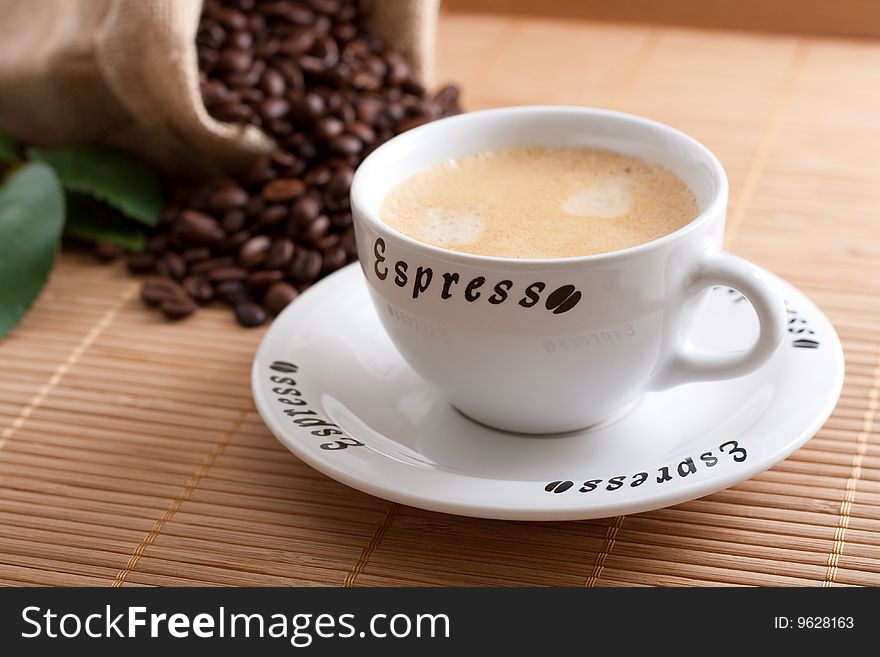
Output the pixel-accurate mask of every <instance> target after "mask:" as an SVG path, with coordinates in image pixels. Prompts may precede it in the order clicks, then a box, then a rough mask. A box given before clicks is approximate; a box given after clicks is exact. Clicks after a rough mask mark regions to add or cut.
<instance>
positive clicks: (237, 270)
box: [208, 266, 247, 283]
mask: <svg viewBox="0 0 880 657" xmlns="http://www.w3.org/2000/svg"><path fill="white" fill-rule="evenodd" d="M246 277H247V271H245V270H244V269H243V268H242V267H231V266H230V267H219V268H217V269H212V270H211V271H210V272H208V279H209V280H210V281H211V282H212V283H223V282H225V281H243V280H244V279H245V278H246Z"/></svg>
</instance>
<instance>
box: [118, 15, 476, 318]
mask: <svg viewBox="0 0 880 657" xmlns="http://www.w3.org/2000/svg"><path fill="white" fill-rule="evenodd" d="M367 4H368V3H366V2H364V1H363V0H284V1H281V2H279V1H276V0H205V3H204V8H203V12H202V17H201V21H200V24H199V29H198V34H197V37H196V43H197V49H198V58H199V71H200V73H199V75H200V85H201V92H202V98H203V100H204V103H205V106H206V107H207V109H208V112H209V113H210V114H211V115H212V116H214V117H215V118H217V119H219V120H222V121H228V122H233V123H248V124H251V125H255V126H257V127H259V128H260V129H262V130H263V131H265V132H266V133H267V134H268V135H269V136H271V137H272V138H273V139H274V140H275V142H276V144H277V150H276V151H275V152H273V153H272V154H271V155H270V156H269V157H265V158H263V159H261V160H259V161H258V162H256V163H255V164H254V165H253V166H252V167H251V168H250V169H249V170H247V171H245V172H244V173H242V174H241V175H240V176H239V177H237V178H221V179H215V180H209V181H207V182H204V183H201V184H197V185H185V184H183V183H180V184H177V185H176V186H175V188H174V190H173V195H172V200H171V202H170V204H169V206H168V208H167V209H166V211H165V213H164V216H163V218H162V221H161V223H160V225H159V227H158V228H157V230H156V232H155V233H154V234H153V235H152V236H151V237H150V239H149V241H148V247H147V251H146V252H145V253H141V254H132V255H129V256H128V258H127V260H128V267H129V269H130V270H131V271H132V272H133V273H138V274H142V273H150V274H154V275H156V276H154V277H153V278H151V279H150V280H149V281H147V282H146V283H145V284H144V288H143V292H142V297H143V299H144V301H145V302H147V303H149V304H151V305H155V306H158V307H159V308H160V309H161V310H162V312H163V313H164V314H165V315H166V316H168V317H169V318H173V319H178V318H181V317H185V316H187V315H189V314H191V313H192V312H194V311H195V310H196V308H197V307H198V305H199V304H205V303H208V302H210V301H212V300H214V299H218V300H220V301H223V302H225V303H227V304H228V305H230V306H231V307H232V308H233V310H234V312H235V317H236V319H237V320H238V322H239V323H240V324H241V325H243V326H258V325H260V324H262V323H264V322H265V321H266V319H267V311H268V313H271V314H277V313H279V312H280V311H281V310H283V309H284V307H285V306H286V305H287V304H288V303H290V302H291V301H292V300H293V299H295V298H296V296H297V295H298V294H299V292H302V291H303V290H304V289H305V288H307V287H308V286H310V285H311V284H312V283H314V282H315V281H316V280H317V279H318V278H320V277H322V276H324V275H326V274H329V273H331V272H333V271H335V270H337V269H339V268H340V267H342V266H344V265H345V264H346V263H348V262H351V261H353V260H354V259H355V258H356V257H357V253H356V249H355V241H354V231H353V229H352V225H351V224H352V220H351V208H350V206H349V199H348V193H349V187H350V186H351V181H352V177H353V175H354V169H355V168H356V167H357V165H358V164H359V163H360V161H361V160H362V159H363V158H364V157H365V156H366V155H367V154H368V153H369V152H370V151H371V150H373V149H374V148H375V147H376V146H378V145H379V144H381V143H382V142H384V141H386V140H388V139H390V138H391V137H393V136H394V135H395V134H398V133H400V132H403V131H404V130H407V129H409V128H411V127H414V126H416V125H420V124H422V123H425V122H428V121H431V120H434V119H436V118H439V117H441V116H446V115H449V114H455V113H457V112H459V107H458V89H457V88H455V87H453V86H446V87H443V88H442V89H440V90H439V91H438V92H437V93H436V94H434V95H429V94H427V93H426V91H425V89H424V87H423V86H422V85H421V84H420V83H419V81H418V80H416V79H415V77H414V75H413V72H412V70H411V69H410V67H409V66H408V65H407V63H406V61H405V60H404V59H403V57H401V56H400V55H399V54H398V53H396V52H394V51H392V50H390V49H388V48H386V47H385V46H384V45H383V43H382V42H381V41H380V40H379V39H377V38H376V37H375V36H373V35H372V34H370V32H369V30H368V29H367V27H366V16H367ZM101 255H102V257H104V258H106V257H107V256H108V253H107V251H106V250H102V252H101Z"/></svg>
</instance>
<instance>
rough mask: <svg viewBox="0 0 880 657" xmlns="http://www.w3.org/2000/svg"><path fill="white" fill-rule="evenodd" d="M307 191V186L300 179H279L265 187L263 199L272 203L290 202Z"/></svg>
mask: <svg viewBox="0 0 880 657" xmlns="http://www.w3.org/2000/svg"><path fill="white" fill-rule="evenodd" d="M304 191H306V184H305V183H304V182H303V181H302V180H300V179H299V178H278V179H276V180H272V181H269V182H268V183H266V185H264V186H263V191H262V192H261V193H262V195H263V198H264V199H266V200H267V201H269V202H270V203H278V202H281V201H290V200H292V199H295V198H296V197H298V196H302V193H303V192H304Z"/></svg>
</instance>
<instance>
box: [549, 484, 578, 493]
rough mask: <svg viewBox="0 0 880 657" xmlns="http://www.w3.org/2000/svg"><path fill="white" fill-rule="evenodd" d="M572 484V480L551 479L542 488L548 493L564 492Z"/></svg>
mask: <svg viewBox="0 0 880 657" xmlns="http://www.w3.org/2000/svg"><path fill="white" fill-rule="evenodd" d="M572 486H574V482H573V481H551V482H550V483H549V484H547V485H546V486H544V490H545V491H547V492H548V493H564V492H565V491H567V490H568V489H569V488H571V487H572Z"/></svg>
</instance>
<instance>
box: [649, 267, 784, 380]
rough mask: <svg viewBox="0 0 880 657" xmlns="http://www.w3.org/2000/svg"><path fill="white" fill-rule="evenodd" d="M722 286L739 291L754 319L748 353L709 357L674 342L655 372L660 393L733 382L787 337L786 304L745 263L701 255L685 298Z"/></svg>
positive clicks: (767, 281)
mask: <svg viewBox="0 0 880 657" xmlns="http://www.w3.org/2000/svg"><path fill="white" fill-rule="evenodd" d="M716 285H721V286H724V287H730V288H733V289H735V290H737V291H738V292H740V293H741V294H742V295H743V296H744V297H745V298H746V299H748V301H749V303H751V304H752V307H753V308H754V309H755V313H756V314H757V315H758V322H759V323H760V332H759V334H758V339H757V340H756V341H755V343H754V344H753V345H752V346H751V347H750V348H749V349H747V350H745V351H741V352H734V353H721V354H713V353H709V352H705V351H697V350H695V349H694V348H693V347H692V346H691V345H690V344H689V343H687V342H686V341H685V340H684V339H683V338H681V337H680V338H678V339H677V340H676V341H675V344H674V346H673V347H672V349H673V352H672V354H671V355H670V356H669V357H668V358H667V359H666V361H665V362H664V363H663V364H662V365H661V366H660V367H659V368H658V370H657V371H656V373H655V374H654V376H653V377H652V379H651V383H650V388H651V389H653V390H662V389H664V388H672V387H674V386H677V385H681V384H683V383H689V382H693V381H717V380H719V379H732V378H736V377H739V376H743V375H744V374H748V373H749V372H752V371H754V370H756V369H758V368H759V367H761V365H763V364H764V363H766V362H767V361H768V360H770V357H771V356H773V354H774V353H776V350H777V349H778V348H779V346H780V345H781V344H782V338H783V336H784V334H785V301H784V299H783V298H782V293H781V292H780V291H779V289H778V288H777V286H776V285H775V284H774V283H773V281H772V280H771V279H770V277H769V276H768V275H767V274H766V273H765V272H764V271H762V270H761V269H759V268H758V267H757V266H755V265H753V264H752V263H751V262H749V261H748V260H744V259H743V258H738V257H736V256H733V255H730V254H727V253H716V254H713V255H710V256H707V257H705V258H704V259H703V260H702V261H700V263H699V264H698V265H697V267H696V268H695V269H694V271H693V273H692V274H691V276H690V277H689V278H688V279H687V280H686V281H685V289H686V297H690V298H692V297H693V296H695V295H696V294H698V293H699V292H701V291H702V290H705V289H706V288H707V287H713V286H716Z"/></svg>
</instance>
